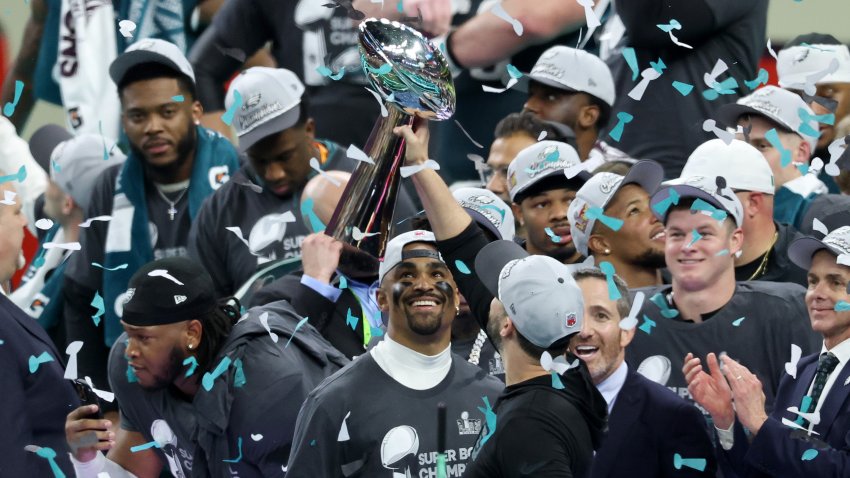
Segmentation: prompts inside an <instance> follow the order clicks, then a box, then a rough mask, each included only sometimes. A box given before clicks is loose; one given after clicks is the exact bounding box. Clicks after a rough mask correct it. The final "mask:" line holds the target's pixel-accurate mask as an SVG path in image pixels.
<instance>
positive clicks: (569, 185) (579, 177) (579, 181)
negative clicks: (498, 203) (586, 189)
mask: <svg viewBox="0 0 850 478" xmlns="http://www.w3.org/2000/svg"><path fill="white" fill-rule="evenodd" d="M565 171H567V170H565V169H556V170H553V171H552V172H550V173H548V174H546V175H544V176H541V177H539V178H537V179H536V180H534V181H533V182H531V183H529V184H526V185H525V186H524V187H522V188H521V189H518V190H516V191H514V193H513V195H512V196H511V201H513V202H515V203H520V202H522V200H523V199H525V198H527V197H528V196H529V191H535V190H536V188H538V187H540V185H541V183H542V182H544V181H552V180H558V179H560V180H561V181H558V182H562V184H563V188H565V189H570V190H572V191H578V190H579V189H581V187H582V186H584V183H586V182H587V180H588V179H590V178H591V177H592V176H593V175H592V174H590V173H589V172H587V171H585V170H583V169H582V170H581V171H579V172H578V173H577V174H576V175H575V176H573V177H572V178H568V177H567V175H566V172H565ZM552 189H558V188H557V187H550V188H548V189H544V191H549V190H552Z"/></svg>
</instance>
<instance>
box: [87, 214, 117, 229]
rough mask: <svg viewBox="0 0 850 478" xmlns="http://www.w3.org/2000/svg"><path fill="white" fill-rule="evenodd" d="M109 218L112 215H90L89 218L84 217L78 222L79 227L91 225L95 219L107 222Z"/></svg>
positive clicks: (110, 218)
mask: <svg viewBox="0 0 850 478" xmlns="http://www.w3.org/2000/svg"><path fill="white" fill-rule="evenodd" d="M111 220H112V216H97V217H90V218H88V219H86V220H85V221H84V222H82V223H81V224H80V227H89V226H91V223H93V222H95V221H103V222H109V221H111Z"/></svg>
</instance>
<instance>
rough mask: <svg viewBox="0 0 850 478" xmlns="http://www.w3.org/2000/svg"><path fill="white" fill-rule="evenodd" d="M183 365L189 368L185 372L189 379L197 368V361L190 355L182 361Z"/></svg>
mask: <svg viewBox="0 0 850 478" xmlns="http://www.w3.org/2000/svg"><path fill="white" fill-rule="evenodd" d="M183 365H188V366H189V370H186V377H191V376H192V374H193V373H195V369H196V368H198V359H196V358H195V356H194V355H190V356H188V357H186V360H184V361H183ZM131 370H132V369H131Z"/></svg>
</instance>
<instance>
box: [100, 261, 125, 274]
mask: <svg viewBox="0 0 850 478" xmlns="http://www.w3.org/2000/svg"><path fill="white" fill-rule="evenodd" d="M91 265H93V266H95V267H99V268H101V269H103V270H105V271H110V272H113V271H120V270H121V269H126V268H127V266H128V264H126V263H125V264H118V265H117V266H115V267H106V266H104V265H102V264H98V263H97V262H92V263H91Z"/></svg>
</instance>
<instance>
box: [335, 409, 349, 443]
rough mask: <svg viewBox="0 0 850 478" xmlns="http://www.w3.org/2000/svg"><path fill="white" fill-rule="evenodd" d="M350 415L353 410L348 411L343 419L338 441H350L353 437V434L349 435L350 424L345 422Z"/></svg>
mask: <svg viewBox="0 0 850 478" xmlns="http://www.w3.org/2000/svg"><path fill="white" fill-rule="evenodd" d="M350 416H351V412H348V413H346V414H345V418H343V419H342V426H341V427H339V435H337V437H336V441H348V440H350V439H351V436H349V435H348V424H347V423H345V421H346V420H348V417H350Z"/></svg>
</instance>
